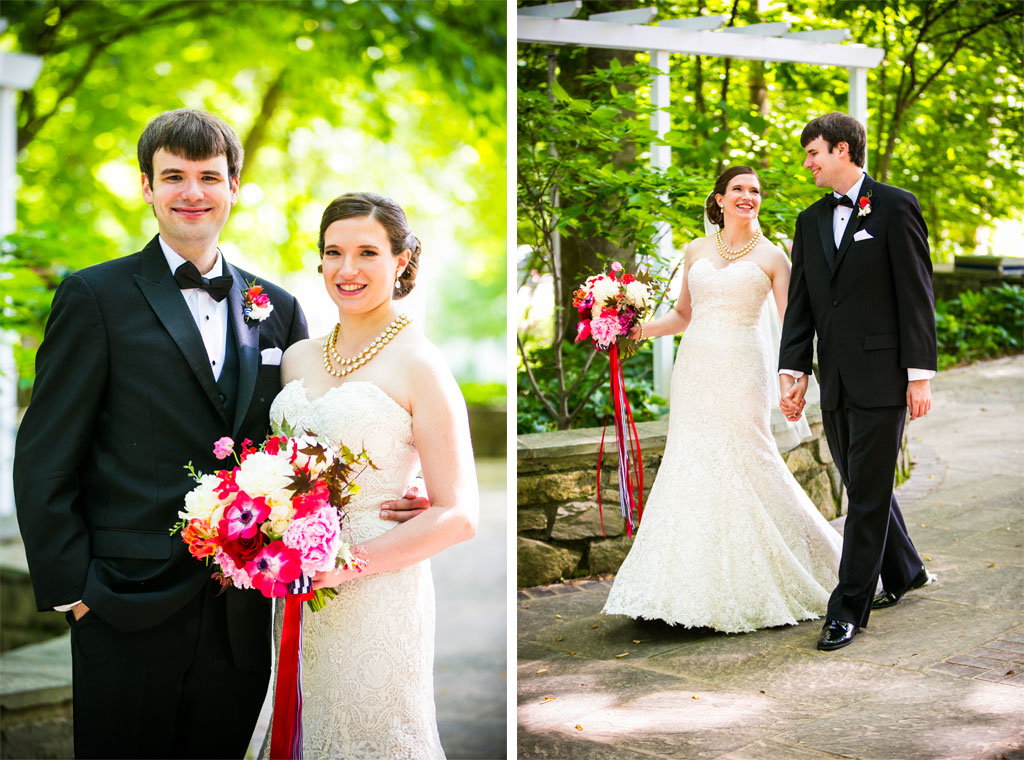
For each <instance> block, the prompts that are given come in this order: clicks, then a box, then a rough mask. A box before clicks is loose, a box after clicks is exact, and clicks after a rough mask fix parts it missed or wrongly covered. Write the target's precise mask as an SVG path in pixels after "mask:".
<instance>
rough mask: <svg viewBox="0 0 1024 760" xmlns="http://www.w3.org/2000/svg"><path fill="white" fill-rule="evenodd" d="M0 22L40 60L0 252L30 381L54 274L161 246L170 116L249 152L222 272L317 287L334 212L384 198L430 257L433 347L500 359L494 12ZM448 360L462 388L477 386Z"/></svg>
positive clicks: (173, 14)
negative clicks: (218, 125)
mask: <svg viewBox="0 0 1024 760" xmlns="http://www.w3.org/2000/svg"><path fill="white" fill-rule="evenodd" d="M2 13H3V17H4V18H5V19H6V21H7V22H8V27H7V29H6V30H5V31H4V32H3V34H2V35H0V50H4V51H15V52H24V53H31V54H35V55H40V56H42V57H43V60H44V64H43V70H42V73H41V75H40V77H39V80H38V82H37V83H36V85H35V86H34V87H33V88H32V90H30V91H29V92H26V93H22V95H21V98H20V103H19V111H18V136H19V147H20V152H19V161H18V173H19V177H20V187H19V189H18V222H19V228H18V232H17V233H16V234H15V235H13V236H11V237H10V239H9V240H8V241H7V244H6V247H5V252H4V254H3V256H4V260H3V269H4V270H6V272H5V274H6V277H7V279H6V281H5V282H4V298H5V303H4V306H5V308H4V311H3V317H2V318H3V326H5V327H13V328H15V329H16V330H18V331H19V332H20V333H21V334H22V335H23V336H24V337H25V338H26V339H27V340H26V341H23V342H26V343H27V349H28V350H27V351H26V352H25V353H24V354H23V355H22V356H20V357H19V359H20V361H19V369H20V371H21V372H22V374H23V375H26V376H29V375H30V374H31V370H30V361H29V360H30V359H31V350H32V348H33V347H34V343H35V342H36V341H37V340H38V337H39V333H40V331H41V327H42V324H43V322H44V321H45V317H46V314H47V313H48V308H49V301H50V298H51V297H52V290H53V288H54V287H55V286H56V283H57V282H59V280H60V278H61V277H62V276H63V275H64V274H65V273H66V272H67V271H70V270H73V269H76V268H79V267H82V266H85V265H88V264H91V263H95V262H98V261H102V260H105V259H109V258H114V257H116V256H120V255H124V254H126V253H130V252H132V251H134V250H138V249H139V248H140V247H141V246H142V245H143V244H144V243H145V241H146V240H147V239H148V238H149V237H151V236H152V235H153V234H155V231H156V225H155V222H154V221H153V220H152V215H151V212H150V210H149V209H148V208H147V206H146V205H145V203H144V202H143V200H142V197H141V193H140V190H139V169H138V164H137V162H136V159H135V148H136V142H137V140H138V137H139V135H140V134H141V132H142V129H143V128H144V127H145V125H146V123H147V122H148V121H149V120H150V119H151V118H153V117H154V116H156V115H157V114H159V113H160V112H162V111H165V110H168V109H172V108H179V107H194V108H202V109H205V110H208V111H211V112H213V113H216V114H218V115H219V116H221V117H222V118H224V119H225V120H226V121H227V122H228V123H229V124H231V125H232V126H233V127H234V128H235V130H236V132H238V134H239V137H240V138H241V139H242V141H243V144H244V147H245V151H246V160H245V166H244V169H243V173H242V180H241V191H240V203H239V204H238V206H236V207H235V209H234V211H233V212H232V214H231V217H230V219H229V221H228V224H227V226H226V227H225V229H224V231H223V233H222V236H221V240H222V248H224V250H225V253H226V255H227V256H228V258H229V259H231V260H235V261H239V260H241V263H243V264H244V265H246V266H251V267H253V268H255V269H256V270H257V271H259V272H261V273H265V274H266V275H267V276H268V277H271V279H273V278H274V277H275V276H278V277H284V278H285V279H286V283H287V281H288V277H289V273H298V272H306V273H310V276H311V278H312V279H313V280H315V267H316V237H317V232H318V225H319V220H320V214H321V212H322V210H323V208H324V207H325V206H326V204H327V203H328V202H329V201H330V200H331V199H332V198H334V197H335V196H337V195H339V194H340V193H342V192H346V191H350V190H373V191H376V192H381V193H383V194H385V195H389V196H391V197H392V198H394V199H395V200H396V201H398V202H399V203H400V204H401V205H402V206H403V207H404V208H405V210H406V213H407V214H408V216H409V219H410V223H411V225H412V227H413V230H414V232H416V233H417V235H418V236H419V237H420V239H421V240H422V241H423V248H424V254H423V261H422V269H421V279H420V283H421V285H422V284H424V283H426V285H427V288H428V291H429V292H428V293H427V295H426V310H427V313H428V320H427V329H428V333H429V334H431V335H432V336H433V337H434V338H435V340H438V342H441V343H442V344H443V343H444V342H445V341H446V340H450V339H453V338H461V339H462V340H463V341H466V342H468V341H474V342H480V341H483V342H484V343H487V342H488V341H489V343H490V345H491V346H492V352H495V351H503V349H504V341H503V339H502V335H503V334H504V326H505V298H504V296H505V234H506V230H505V214H504V208H505V166H506V156H505V153H506V110H505V103H506V92H505V89H506V88H505V70H506V64H505V49H506V36H505V35H506V32H505V11H504V7H503V6H502V4H500V3H493V2H486V1H483V2H473V1H472V0H418V1H416V2H407V1H401V0H394V1H392V2H370V1H369V0H313V1H312V2H300V1H299V0H280V1H278V0H272V1H270V2H259V3H241V2H227V1H225V0H211V1H210V2H204V3H181V2H165V1H164V0H144V1H142V2H138V1H136V2H123V1H121V0H99V1H97V2H84V1H82V0H10V1H9V2H6V3H4V5H3V11H2ZM442 284H443V291H442V289H441V285H442ZM456 353H458V352H456ZM460 357H461V358H460ZM460 357H456V359H455V362H454V363H455V365H456V367H455V368H456V370H457V371H459V372H460V374H461V375H463V376H474V375H480V374H481V368H480V367H479V366H474V364H473V362H472V356H471V355H470V354H467V352H465V351H463V352H462V354H461V355H460Z"/></svg>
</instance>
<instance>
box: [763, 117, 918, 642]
mask: <svg viewBox="0 0 1024 760" xmlns="http://www.w3.org/2000/svg"><path fill="white" fill-rule="evenodd" d="M800 143H801V145H803V147H804V150H805V152H806V155H807V157H806V160H805V161H804V168H806V169H809V170H810V171H811V172H812V174H813V175H814V180H815V184H816V185H817V186H818V187H826V188H830V192H829V193H828V194H827V195H826V196H825V197H824V198H822V199H821V200H819V201H817V202H816V203H814V204H812V205H811V206H810V207H808V208H807V209H805V210H804V211H803V212H802V213H801V214H800V215H799V216H798V217H797V222H796V234H795V235H794V238H793V271H792V276H791V279H790V285H789V304H788V306H787V308H786V319H785V323H784V326H783V330H782V344H781V348H780V354H779V367H780V384H781V391H782V401H781V403H780V407H781V408H782V411H783V412H784V413H785V414H786V415H787V417H789V418H791V419H793V418H798V417H799V416H800V412H801V410H802V408H803V403H804V401H803V395H804V392H805V391H806V389H807V374H808V373H809V372H810V371H811V360H812V353H813V342H814V336H815V334H817V336H818V368H819V372H820V378H819V380H820V385H821V410H822V417H823V421H824V427H825V436H826V438H827V439H828V444H829V449H830V450H831V452H832V456H833V458H834V459H835V462H836V465H837V467H838V468H839V473H840V475H841V476H842V479H843V483H844V485H845V486H846V490H847V494H848V496H849V511H848V514H847V518H846V528H845V531H844V535H843V554H842V560H841V561H840V565H839V585H838V586H836V588H835V590H834V591H833V592H832V596H831V598H830V599H829V604H828V612H827V613H826V620H825V625H824V627H823V628H822V632H821V636H820V637H819V639H818V649H822V650H832V649H839V648H840V647H844V646H846V645H847V644H849V643H850V642H851V641H852V640H853V637H854V634H856V632H857V630H858V629H859V628H862V627H864V626H866V625H867V622H868V616H869V615H870V612H871V610H872V608H874V609H878V608H879V607H886V606H890V605H892V604H895V603H896V602H898V601H899V599H900V597H902V596H903V594H904V593H906V591H908V590H909V589H912V588H919V587H921V586H923V585H924V584H925V583H927V582H928V581H929V575H928V573H927V571H925V569H924V564H923V563H922V562H921V558H920V556H918V553H917V550H916V549H915V548H914V545H913V543H911V540H910V537H909V536H908V535H907V527H906V524H905V523H904V521H903V515H902V514H901V513H900V508H899V506H898V505H897V503H896V499H895V498H894V497H893V478H894V475H895V469H896V459H897V456H898V454H899V449H900V444H901V441H902V439H903V425H904V422H905V420H906V413H907V409H908V408H909V410H910V418H911V419H912V420H913V419H917V418H918V417H923V416H924V415H925V414H927V413H928V411H929V410H930V408H931V389H930V386H929V381H930V379H931V378H932V377H933V376H934V375H935V369H936V361H937V356H936V339H935V300H934V297H933V295H932V265H931V257H930V255H929V250H928V233H927V229H926V228H925V223H924V219H923V218H922V216H921V208H920V206H919V205H918V202H917V199H916V198H915V197H914V196H913V195H911V194H910V193H908V192H907V191H905V190H901V189H899V188H896V187H891V186H889V185H883V184H881V183H879V182H875V181H874V180H873V179H872V178H871V177H870V176H868V175H867V174H866V173H865V172H864V168H863V167H864V158H865V149H866V134H865V131H864V127H863V126H861V124H860V123H859V122H858V121H857V120H856V119H854V118H852V117H850V116H848V115H846V114H842V113H830V114H827V115H825V116H821V117H819V118H817V119H814V120H813V121H811V122H810V123H809V124H808V125H807V126H806V127H805V128H804V131H803V133H802V135H801V137H800ZM879 575H881V578H882V586H883V588H884V593H882V594H880V595H878V596H877V597H875V588H876V584H877V582H878V578H879Z"/></svg>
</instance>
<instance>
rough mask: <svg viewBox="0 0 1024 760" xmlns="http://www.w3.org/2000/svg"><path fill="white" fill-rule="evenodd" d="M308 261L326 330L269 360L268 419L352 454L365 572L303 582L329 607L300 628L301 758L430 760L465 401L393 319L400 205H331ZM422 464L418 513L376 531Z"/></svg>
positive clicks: (421, 342) (376, 200)
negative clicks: (356, 455) (357, 465)
mask: <svg viewBox="0 0 1024 760" xmlns="http://www.w3.org/2000/svg"><path fill="white" fill-rule="evenodd" d="M320 253H321V257H322V265H321V268H322V272H323V277H324V282H325V285H326V287H327V292H328V294H329V295H330V297H331V299H332V300H333V301H334V302H335V304H336V305H337V307H338V326H337V327H336V328H335V330H334V331H332V333H331V334H329V335H328V336H325V337H323V338H315V339H310V340H306V341H302V342H300V343H297V344H295V345H294V346H292V347H291V348H289V349H288V351H287V352H286V353H285V354H284V357H283V359H282V363H281V381H282V383H283V385H284V387H283V389H282V390H281V393H280V394H279V395H278V396H277V398H276V399H275V400H274V402H273V405H272V406H271V411H270V417H271V421H272V422H274V423H280V422H282V421H283V420H287V422H288V423H289V424H290V425H292V426H293V427H295V428H296V429H310V430H312V431H313V432H314V433H316V434H317V435H320V436H324V437H325V438H326V439H327V440H328V441H330V442H332V443H335V444H339V443H343V444H345V445H346V446H348V447H349V448H351V449H354V450H357V451H358V450H359V449H360V448H361V447H364V446H365V448H366V450H367V452H368V454H369V456H370V458H371V460H372V461H373V463H374V465H375V466H376V467H377V468H378V469H375V470H372V471H370V470H367V471H365V472H364V473H362V474H361V475H360V476H359V477H358V479H357V480H356V483H357V485H358V486H359V487H360V492H359V493H358V495H357V496H356V497H355V498H354V499H353V500H352V502H351V503H350V504H349V506H348V508H347V515H348V522H347V524H348V526H349V527H350V528H351V536H350V538H351V539H354V542H355V544H356V545H357V546H358V552H359V554H361V556H363V557H364V558H365V559H366V561H367V565H366V568H365V569H364V570H363V571H362V572H361V573H356V572H354V571H349V570H335V571H333V572H330V573H320V574H318V575H317V576H316V577H315V578H314V582H313V587H314V588H322V587H334V588H336V591H337V598H335V599H334V600H333V601H329V602H328V603H327V607H326V608H325V609H324V610H322V611H320V612H317V613H309V612H307V613H306V614H305V615H304V618H303V649H302V662H303V674H302V680H303V720H302V723H303V750H304V753H305V756H306V757H310V758H329V757H333V758H341V757H343V758H346V759H347V760H355V759H356V758H366V759H367V760H369V759H370V758H373V759H374V760H379V759H381V758H393V759H396V760H397V759H404V758H408V759H410V760H411V759H413V758H415V759H416V760H420V759H421V758H443V757H444V752H443V750H442V749H441V743H440V740H439V738H438V733H437V723H436V718H435V710H434V690H433V657H434V589H433V583H432V580H431V575H430V563H429V561H428V559H427V558H428V557H430V556H432V555H434V554H436V553H438V552H439V551H441V550H443V549H445V548H447V547H449V546H451V545H452V544H455V543H457V542H459V541H464V540H466V539H468V538H471V537H472V536H473V535H474V532H475V529H476V521H477V512H478V504H477V487H476V475H475V472H474V467H473V453H472V448H471V444H470V439H469V424H468V418H467V415H466V407H465V402H464V401H463V399H462V396H461V393H460V392H459V389H458V386H457V385H456V383H455V380H454V378H453V377H452V375H451V373H450V372H449V370H448V368H447V366H446V365H445V363H444V360H443V359H442V358H441V356H440V353H439V352H438V351H437V349H436V348H435V347H434V346H433V345H431V344H430V343H429V342H428V341H427V340H426V339H425V338H424V337H423V335H422V334H421V333H420V332H419V331H418V330H417V329H416V327H415V325H411V326H407V320H406V319H405V318H404V317H403V316H400V315H399V314H398V313H397V311H396V310H395V308H394V304H393V299H394V298H401V297H402V296H404V295H405V294H406V293H408V292H409V290H411V289H412V284H413V282H414V280H415V275H416V267H417V262H418V257H419V241H418V240H417V239H416V238H415V237H414V236H413V235H412V234H411V232H410V231H409V229H408V223H407V221H406V218H405V214H404V212H403V211H402V209H401V208H400V207H399V206H398V205H397V204H395V203H394V202H393V201H391V200H389V199H387V198H383V197H381V196H377V195H373V194H370V193H358V194H357V193H350V194H347V195H343V196H341V197H339V198H336V199H335V200H334V201H333V202H332V203H331V204H330V205H329V206H328V207H327V210H326V211H325V212H324V216H323V220H322V222H321V225H320ZM374 346H377V348H374ZM421 468H422V472H423V478H424V480H425V482H426V486H427V491H428V493H429V494H430V502H431V506H430V508H429V509H428V510H427V511H425V512H423V513H422V514H420V515H418V516H416V517H415V518H414V519H411V520H408V521H407V522H403V523H401V524H395V523H392V522H386V521H385V520H383V519H381V517H380V509H381V505H382V503H384V502H387V501H391V500H397V499H399V498H401V496H402V493H403V491H404V490H405V487H406V485H407V484H408V483H409V482H410V479H411V478H412V477H413V476H414V475H415V474H416V472H417V471H418V470H420V469H421ZM282 606H283V605H282ZM282 606H279V608H278V614H277V624H276V631H275V640H276V641H277V642H280V636H281V618H282V614H281V613H282V608H281V607H282ZM267 735H268V737H269V736H270V731H268V734H267ZM268 746H269V745H268V741H265V742H264V747H263V752H262V753H261V755H263V756H265V755H266V753H267V750H268Z"/></svg>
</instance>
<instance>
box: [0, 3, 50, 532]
mask: <svg viewBox="0 0 1024 760" xmlns="http://www.w3.org/2000/svg"><path fill="white" fill-rule="evenodd" d="M0 24H2V21H0ZM2 25H4V26H5V25H6V24H2ZM42 67H43V59H42V58H40V57H38V56H34V55H21V54H19V53H0V237H3V236H5V235H8V234H10V233H12V232H14V231H15V229H16V228H17V206H16V202H15V193H16V188H17V179H18V175H17V169H16V166H15V165H16V163H17V161H18V117H17V95H16V93H17V91H18V90H27V89H29V88H30V87H31V86H32V85H34V84H35V82H36V78H37V77H38V76H39V72H40V70H41V69H42ZM0 277H2V275H0ZM0 282H2V279H0ZM0 288H2V286H0ZM3 306H4V304H3V301H2V300H0V308H3ZM17 339H18V336H17V334H16V333H15V332H14V331H12V330H7V331H5V332H0V515H7V514H10V513H12V512H13V511H14V484H13V469H14V436H15V431H16V429H17V424H18V372H17V368H16V367H15V364H14V349H13V345H14V341H16V340H17Z"/></svg>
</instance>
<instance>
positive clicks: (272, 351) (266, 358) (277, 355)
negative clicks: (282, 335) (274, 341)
mask: <svg viewBox="0 0 1024 760" xmlns="http://www.w3.org/2000/svg"><path fill="white" fill-rule="evenodd" d="M281 354H282V351H281V349H280V348H278V347H277V346H274V347H273V348H264V349H263V350H262V351H260V364H262V365H264V366H268V365H269V366H271V367H276V366H279V365H280V364H281Z"/></svg>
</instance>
